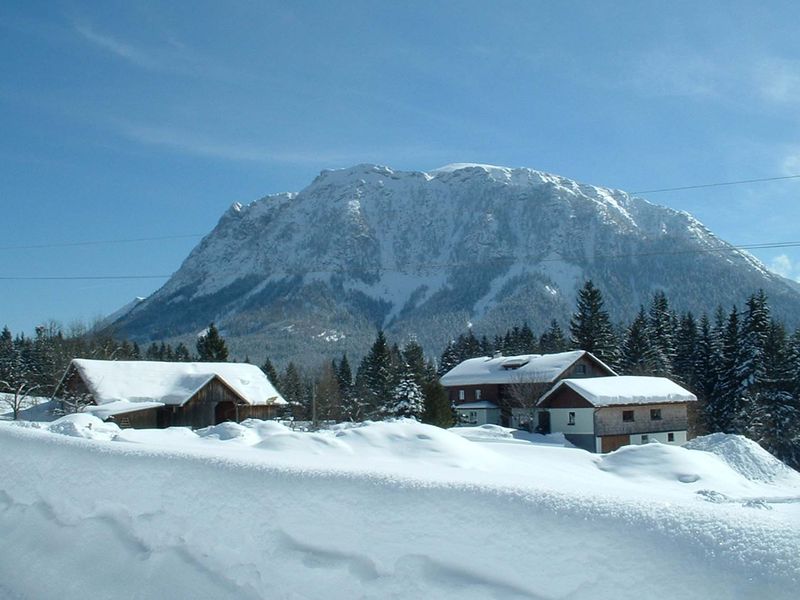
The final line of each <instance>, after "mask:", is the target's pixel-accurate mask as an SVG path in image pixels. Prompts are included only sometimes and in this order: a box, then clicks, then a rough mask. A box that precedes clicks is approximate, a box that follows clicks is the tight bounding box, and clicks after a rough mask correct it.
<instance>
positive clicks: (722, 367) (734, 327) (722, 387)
mask: <svg viewBox="0 0 800 600" xmlns="http://www.w3.org/2000/svg"><path fill="white" fill-rule="evenodd" d="M740 338H741V332H740V329H739V311H738V309H737V308H736V306H734V307H733V308H732V309H731V312H730V314H729V315H728V318H727V320H726V321H725V325H724V330H723V331H722V336H721V344H720V346H721V351H720V359H719V367H718V373H719V377H718V380H717V381H718V386H717V390H715V392H714V396H715V398H714V405H713V406H712V407H711V408H712V412H713V415H712V417H713V422H714V427H713V429H712V431H722V432H723V433H736V432H737V426H736V423H737V420H738V417H739V414H740V413H741V408H742V407H741V402H740V400H741V398H740V397H739V396H738V392H739V389H740V387H741V380H740V379H739V376H740V369H739V352H740Z"/></svg>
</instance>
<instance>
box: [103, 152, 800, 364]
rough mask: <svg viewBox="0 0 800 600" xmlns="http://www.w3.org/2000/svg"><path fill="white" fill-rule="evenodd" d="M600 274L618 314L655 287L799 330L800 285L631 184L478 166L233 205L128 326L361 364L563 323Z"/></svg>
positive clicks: (319, 182) (351, 172) (364, 173)
mask: <svg viewBox="0 0 800 600" xmlns="http://www.w3.org/2000/svg"><path fill="white" fill-rule="evenodd" d="M586 279H592V280H593V281H594V282H595V284H596V285H597V286H598V287H599V288H600V289H602V290H603V292H604V296H605V297H606V303H607V307H608V309H609V311H610V313H611V316H612V318H613V319H615V320H620V321H624V320H628V319H629V318H630V317H631V316H632V315H633V314H635V312H636V310H637V309H638V307H639V305H640V304H646V303H647V302H648V301H649V299H650V296H651V294H652V292H653V290H654V289H663V290H665V291H666V292H667V294H668V296H669V297H670V300H671V301H674V304H675V308H676V309H678V310H692V311H694V312H696V313H700V312H704V311H705V312H709V313H710V312H712V311H713V310H714V308H715V307H716V306H717V305H718V304H723V305H726V306H727V305H730V303H731V302H737V303H741V302H743V301H744V300H745V298H746V297H747V296H748V295H749V294H751V293H752V292H753V291H754V290H756V289H759V288H763V289H764V290H765V291H766V292H767V293H768V294H769V295H770V300H771V304H772V306H773V309H774V312H775V314H776V315H778V316H779V317H782V318H786V319H787V320H789V321H791V322H790V323H788V324H789V325H790V326H794V325H795V324H796V317H795V318H794V320H792V315H797V314H800V293H798V291H797V290H796V289H794V288H791V287H789V286H787V285H786V283H785V282H783V281H782V280H781V279H780V278H778V277H777V276H774V275H771V274H769V273H768V272H767V271H766V270H765V269H764V268H763V265H761V264H760V263H758V261H756V260H754V259H753V258H752V257H751V256H749V255H747V254H745V253H742V252H740V251H738V250H736V249H735V248H733V247H732V246H730V245H728V244H726V243H725V242H723V241H722V240H720V239H719V238H717V237H716V236H714V235H713V234H712V233H711V232H710V231H709V230H708V229H707V228H705V227H704V226H703V225H702V224H700V223H699V222H698V221H697V220H696V219H694V218H693V217H691V216H689V215H688V214H686V213H682V212H678V211H674V210H670V209H666V208H663V207H660V206H657V205H655V204H651V203H649V202H647V201H645V200H643V199H640V198H635V197H632V196H630V195H628V194H626V193H624V192H621V191H619V190H612V189H607V188H603V187H598V186H593V185H588V184H583V183H577V182H575V181H573V180H570V179H567V178H564V177H560V176H557V175H551V174H548V173H543V172H539V171H534V170H532V169H527V168H513V169H512V168H509V167H501V166H495V165H486V164H479V163H454V164H450V165H447V166H445V167H441V168H439V169H435V170H433V171H430V172H428V173H424V172H422V171H398V170H394V169H391V168H389V167H386V166H382V165H374V164H360V165H355V166H352V167H348V168H345V169H338V170H327V171H323V172H321V173H320V175H319V176H318V177H317V178H316V179H315V180H314V181H313V182H312V183H311V184H310V185H309V186H307V187H306V188H305V189H303V190H302V191H300V192H299V193H296V194H294V193H292V194H277V195H274V196H267V197H265V198H262V199H261V200H257V201H255V202H252V203H250V204H248V205H245V206H241V205H238V204H236V205H234V206H233V207H232V208H231V209H229V210H228V211H226V213H225V215H223V217H222V218H221V219H220V221H219V223H218V224H217V226H216V228H215V229H214V231H213V232H211V233H210V234H209V235H207V236H206V237H205V238H204V239H203V241H202V242H201V243H200V245H198V246H197V247H196V248H195V249H194V250H193V251H192V253H191V254H190V256H189V257H188V258H187V259H186V260H185V261H184V263H183V265H182V266H181V268H180V269H179V270H178V271H177V272H176V273H175V275H174V276H173V277H172V278H171V279H170V280H169V281H168V282H167V283H166V284H165V285H164V287H162V288H161V289H160V290H159V291H158V292H156V293H155V294H154V295H153V296H151V297H150V298H148V299H147V300H146V301H144V302H142V303H141V304H140V305H138V306H137V307H136V310H134V311H131V312H130V313H127V314H125V315H123V316H122V317H121V318H120V320H119V321H118V323H117V327H118V328H119V330H120V332H122V333H126V334H128V335H130V336H132V337H133V338H135V339H142V340H145V341H147V340H149V339H156V340H161V339H164V340H170V339H172V340H183V341H184V342H185V343H188V341H190V338H189V337H188V336H191V335H193V333H194V332H196V331H197V330H198V329H200V328H202V327H205V326H206V325H207V324H208V323H210V322H212V321H213V322H215V323H217V324H218V325H219V326H220V327H224V328H225V330H226V332H227V333H228V338H229V339H230V341H231V347H232V349H233V348H238V352H239V353H240V354H241V355H242V356H244V355H245V354H249V355H250V357H251V358H255V359H256V360H260V359H261V358H262V357H263V355H264V352H265V347H264V345H265V343H267V344H269V345H270V348H269V349H268V350H267V352H268V353H269V355H270V356H271V357H272V358H273V359H276V360H287V359H292V360H300V361H301V362H305V363H306V364H313V363H314V361H316V360H317V359H318V358H320V357H322V356H327V358H328V359H330V357H331V356H333V355H335V354H336V353H341V352H342V351H346V352H348V353H351V354H354V355H360V354H361V353H362V352H364V351H365V349H366V348H368V347H369V344H370V343H371V342H372V340H373V339H374V332H375V329H377V328H384V329H386V330H387V331H388V333H390V334H391V335H393V336H395V337H396V338H397V339H400V340H403V339H405V338H407V337H408V336H412V335H413V336H416V337H417V339H418V340H419V341H420V343H421V344H422V345H423V347H425V348H426V349H428V350H429V352H434V353H435V352H438V351H439V350H440V349H441V347H443V345H444V343H446V341H447V340H448V339H450V338H452V337H453V336H454V335H458V333H460V332H461V331H463V330H464V328H465V327H466V323H468V322H470V323H473V324H474V329H475V330H476V332H478V334H479V335H481V334H484V333H485V334H486V335H490V336H491V335H493V334H494V333H496V332H498V331H505V330H506V329H507V328H508V327H509V326H512V325H514V324H518V323H521V322H523V321H525V320H527V321H528V323H529V324H530V325H531V326H532V327H533V328H534V329H535V330H542V329H543V328H544V327H546V326H547V325H549V323H550V321H551V320H552V319H553V318H556V319H558V320H560V321H561V322H562V324H566V322H567V321H568V319H569V314H570V312H571V311H572V309H573V305H574V301H575V293H576V291H577V289H579V287H580V286H581V285H582V284H583V282H584V281H585V280H586ZM184 338H185V339H184Z"/></svg>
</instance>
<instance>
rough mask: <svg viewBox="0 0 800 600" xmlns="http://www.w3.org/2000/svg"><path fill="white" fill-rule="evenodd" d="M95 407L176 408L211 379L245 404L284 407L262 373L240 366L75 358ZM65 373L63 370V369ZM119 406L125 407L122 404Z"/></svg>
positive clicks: (284, 401) (253, 367) (246, 365)
mask: <svg viewBox="0 0 800 600" xmlns="http://www.w3.org/2000/svg"><path fill="white" fill-rule="evenodd" d="M71 369H75V370H76V371H77V372H78V373H79V374H80V376H81V378H82V379H83V381H84V382H85V383H86V386H87V387H88V388H89V391H90V392H91V394H92V397H93V398H94V401H95V403H96V404H98V405H101V406H102V405H111V404H112V403H116V406H117V407H118V408H125V407H127V408H129V409H130V410H134V408H133V406H128V404H129V403H136V406H141V405H139V404H138V403H150V404H151V405H152V404H153V403H161V404H168V405H175V406H180V405H182V404H184V403H185V402H187V401H188V400H189V399H190V398H191V397H192V396H194V394H195V393H197V392H198V391H199V390H200V389H201V388H203V386H205V385H206V384H207V383H208V382H209V381H211V380H212V379H214V378H219V379H220V380H221V381H222V382H223V383H225V384H226V385H227V386H228V387H229V388H231V389H232V390H233V391H234V392H235V393H236V394H237V395H238V396H240V397H241V399H242V400H243V401H244V402H246V403H247V404H253V405H259V404H286V400H284V399H283V398H282V397H281V395H280V394H279V393H278V391H277V390H276V389H275V388H274V387H273V385H272V384H271V383H270V381H269V379H267V376H266V375H264V372H263V371H262V370H261V369H259V368H258V367H257V366H255V365H251V364H246V363H245V364H243V363H209V362H197V363H183V362H155V361H113V360H89V359H84V358H76V359H73V361H72V362H71V363H70V370H71ZM67 372H68V373H69V371H67ZM123 404H124V405H125V406H123Z"/></svg>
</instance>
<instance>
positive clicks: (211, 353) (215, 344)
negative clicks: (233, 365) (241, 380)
mask: <svg viewBox="0 0 800 600" xmlns="http://www.w3.org/2000/svg"><path fill="white" fill-rule="evenodd" d="M197 355H198V360H200V361H201V362H226V361H227V360H228V347H227V345H226V344H225V340H224V339H223V338H222V336H220V334H219V330H218V329H217V328H216V326H215V325H214V323H211V324H210V325H209V326H208V330H207V331H206V332H205V333H204V334H203V335H201V336H200V337H198V338H197Z"/></svg>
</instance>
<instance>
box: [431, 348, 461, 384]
mask: <svg viewBox="0 0 800 600" xmlns="http://www.w3.org/2000/svg"><path fill="white" fill-rule="evenodd" d="M460 362H461V361H460V360H459V357H458V352H457V350H456V342H455V340H450V341H449V342H447V346H445V348H444V351H443V352H442V357H441V358H440V359H439V368H438V369H437V370H436V373H437V374H438V375H439V376H440V377H441V376H442V375H444V374H445V373H447V372H448V371H449V370H450V369H452V368H453V367H455V366H456V365H458V364H459V363H460Z"/></svg>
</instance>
